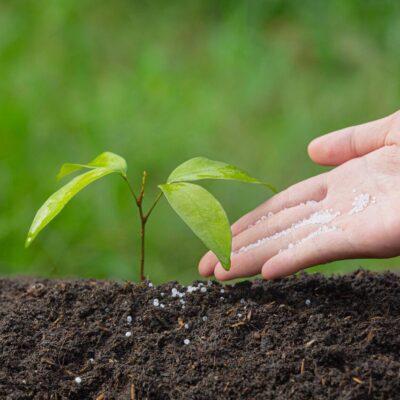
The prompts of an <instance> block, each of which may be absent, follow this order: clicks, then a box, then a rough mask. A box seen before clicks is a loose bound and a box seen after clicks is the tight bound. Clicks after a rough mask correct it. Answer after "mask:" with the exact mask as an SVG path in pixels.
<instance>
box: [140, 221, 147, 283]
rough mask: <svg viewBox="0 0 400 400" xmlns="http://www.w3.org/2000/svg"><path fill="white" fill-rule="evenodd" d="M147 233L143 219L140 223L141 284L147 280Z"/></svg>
mask: <svg viewBox="0 0 400 400" xmlns="http://www.w3.org/2000/svg"><path fill="white" fill-rule="evenodd" d="M145 233H146V221H145V220H144V219H143V218H141V222H140V282H143V281H144V280H145V276H144V250H145V248H144V240H145V237H146V236H145Z"/></svg>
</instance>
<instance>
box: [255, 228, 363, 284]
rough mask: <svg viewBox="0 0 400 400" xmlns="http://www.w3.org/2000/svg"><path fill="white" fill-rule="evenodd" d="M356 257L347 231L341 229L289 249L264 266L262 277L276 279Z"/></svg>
mask: <svg viewBox="0 0 400 400" xmlns="http://www.w3.org/2000/svg"><path fill="white" fill-rule="evenodd" d="M356 256H357V254H355V253H354V249H353V247H352V246H351V244H350V242H349V241H348V240H347V239H346V234H345V231H343V230H341V229H340V228H339V229H337V230H334V231H327V232H321V233H320V234H314V235H313V234H310V235H309V236H308V238H307V237H306V238H304V239H303V241H301V242H300V243H297V244H296V245H295V246H294V247H293V248H288V249H286V250H284V251H283V252H281V253H279V254H277V255H276V256H274V257H272V258H271V259H269V260H268V261H267V262H265V264H264V265H263V267H262V275H263V277H264V278H265V279H275V278H279V277H282V276H287V275H290V274H294V273H295V272H298V271H300V270H302V269H304V268H308V267H311V266H314V265H318V264H325V263H328V262H331V261H336V260H342V259H349V258H355V257H356Z"/></svg>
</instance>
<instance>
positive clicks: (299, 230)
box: [199, 112, 400, 280]
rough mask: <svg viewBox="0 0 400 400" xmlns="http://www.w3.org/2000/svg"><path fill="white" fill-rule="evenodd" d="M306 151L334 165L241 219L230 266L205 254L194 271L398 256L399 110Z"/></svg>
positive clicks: (231, 274)
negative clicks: (222, 264) (224, 266)
mask: <svg viewBox="0 0 400 400" xmlns="http://www.w3.org/2000/svg"><path fill="white" fill-rule="evenodd" d="M308 151H309V154H310V157H311V158H312V160H313V161H315V162H317V163H319V164H322V165H335V166H337V167H336V168H335V169H333V170H331V171H329V172H327V173H324V174H321V175H318V176H316V177H313V178H310V179H307V180H305V181H303V182H300V183H297V184H295V185H294V186H292V187H290V188H288V189H286V190H285V191H283V192H281V193H279V194H277V195H275V196H274V197H272V198H271V199H269V200H267V201H266V202H265V203H263V204H261V205H260V206H259V207H257V208H256V209H255V210H253V211H251V212H250V213H248V214H246V215H245V216H243V217H242V218H240V219H239V220H238V221H237V222H236V223H235V224H234V225H233V226H232V234H233V242H232V246H233V254H232V266H231V269H230V271H225V270H224V269H223V267H222V266H221V264H220V263H218V260H217V258H216V257H215V255H214V254H213V253H211V252H208V253H207V254H206V255H205V256H204V257H203V258H202V260H201V261H200V264H199V272H200V274H201V275H203V276H205V277H208V276H211V275H214V276H215V277H216V278H217V279H219V280H228V279H234V278H239V277H246V276H252V275H256V274H259V273H262V275H263V277H264V278H266V279H274V278H277V277H281V276H285V275H289V274H293V273H295V272H297V271H299V270H301V269H304V268H307V267H310V266H313V265H317V264H323V263H327V262H330V261H334V260H341V259H350V258H370V257H371V258H385V257H394V256H397V255H400V112H397V113H395V114H392V115H390V116H389V117H386V118H383V119H380V120H378V121H374V122H370V123H367V124H363V125H359V126H355V127H351V128H346V129H342V130H340V131H337V132H333V133H330V134H328V135H325V136H322V137H320V138H318V139H316V140H314V141H313V142H311V144H310V145H309V148H308ZM257 242H258V243H257Z"/></svg>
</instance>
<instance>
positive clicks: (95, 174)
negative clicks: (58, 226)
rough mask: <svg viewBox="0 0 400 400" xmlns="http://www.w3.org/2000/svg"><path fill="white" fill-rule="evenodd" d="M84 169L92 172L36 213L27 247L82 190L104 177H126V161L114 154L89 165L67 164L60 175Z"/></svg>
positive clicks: (57, 194) (95, 160)
mask: <svg viewBox="0 0 400 400" xmlns="http://www.w3.org/2000/svg"><path fill="white" fill-rule="evenodd" d="M82 168H90V169H91V171H88V172H85V173H84V174H82V175H79V176H77V177H76V178H74V179H72V180H71V181H70V182H69V183H67V184H66V185H65V186H63V187H62V188H61V189H59V190H58V191H57V192H55V193H54V194H53V195H51V196H50V197H49V198H48V199H47V201H46V202H45V203H44V204H43V205H42V207H41V208H40V209H39V211H38V212H37V213H36V215H35V218H34V220H33V222H32V225H31V227H30V229H29V232H28V237H27V239H26V242H25V247H28V246H29V245H30V244H31V243H32V242H33V240H34V239H35V238H36V236H37V235H38V234H39V232H40V231H41V230H42V229H43V228H44V227H45V226H46V225H48V224H49V223H50V222H51V221H52V220H53V219H54V218H55V217H56V216H57V215H58V214H59V213H60V212H61V211H62V209H63V208H64V207H65V205H66V204H67V203H68V202H69V201H70V200H71V199H72V198H73V197H74V196H75V195H76V194H77V193H79V192H80V191H81V190H82V189H84V188H85V187H86V186H88V185H90V184H91V183H92V182H95V181H97V180H98V179H100V178H102V177H103V176H106V175H109V174H112V173H119V174H121V175H122V176H123V177H126V170H127V168H126V162H125V160H124V159H123V158H122V157H120V156H118V155H116V154H113V153H102V154H100V156H98V157H96V158H95V159H94V160H93V161H91V162H90V163H89V164H82V165H80V164H65V165H64V166H63V168H61V171H60V173H59V176H61V177H63V176H66V175H68V174H70V173H72V172H75V171H78V170H80V169H82Z"/></svg>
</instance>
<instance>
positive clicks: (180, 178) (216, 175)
mask: <svg viewBox="0 0 400 400" xmlns="http://www.w3.org/2000/svg"><path fill="white" fill-rule="evenodd" d="M201 179H225V180H232V181H240V182H248V183H256V184H259V185H263V186H266V187H267V188H269V189H271V190H272V191H273V192H276V189H275V188H274V187H273V186H272V185H270V184H268V183H265V182H262V181H260V180H259V179H256V178H253V177H252V176H250V175H249V174H248V173H247V172H244V171H242V170H240V169H238V168H236V167H234V166H233V165H229V164H226V163H223V162H220V161H213V160H209V159H208V158H203V157H196V158H192V159H190V160H188V161H186V162H184V163H183V164H181V165H179V166H178V167H177V168H175V169H174V170H173V171H172V173H171V175H170V176H169V177H168V180H167V183H175V182H191V181H198V180H201Z"/></svg>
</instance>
